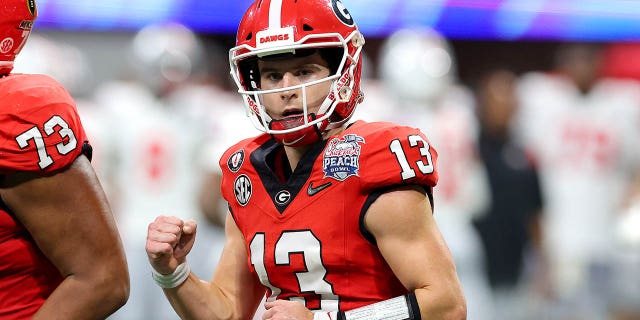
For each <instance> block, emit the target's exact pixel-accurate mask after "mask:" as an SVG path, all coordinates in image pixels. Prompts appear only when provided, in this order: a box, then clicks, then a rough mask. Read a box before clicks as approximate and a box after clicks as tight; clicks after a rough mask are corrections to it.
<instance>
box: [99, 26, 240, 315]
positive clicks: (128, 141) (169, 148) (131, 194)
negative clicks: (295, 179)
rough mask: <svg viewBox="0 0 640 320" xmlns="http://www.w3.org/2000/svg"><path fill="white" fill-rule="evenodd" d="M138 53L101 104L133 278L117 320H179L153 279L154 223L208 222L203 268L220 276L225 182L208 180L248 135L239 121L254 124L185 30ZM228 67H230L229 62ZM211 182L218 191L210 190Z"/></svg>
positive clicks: (102, 91)
mask: <svg viewBox="0 0 640 320" xmlns="http://www.w3.org/2000/svg"><path fill="white" fill-rule="evenodd" d="M129 52H130V56H129V58H131V63H132V66H133V68H132V71H134V72H135V74H133V75H132V77H131V79H128V80H116V81H113V82H109V83H105V84H103V85H101V86H100V87H99V88H98V89H97V90H96V93H95V103H96V104H97V105H98V106H100V108H102V109H105V110H106V112H107V114H106V115H105V116H104V119H103V120H102V122H103V123H108V127H109V128H110V131H109V132H106V134H108V135H109V138H108V139H106V140H108V141H109V146H108V147H107V148H106V149H108V150H109V152H108V154H107V155H106V157H107V159H105V161H103V164H104V167H105V168H104V169H105V172H106V175H107V176H110V177H113V186H112V188H111V190H113V192H112V193H111V199H112V202H113V207H114V213H115V215H116V218H117V221H118V224H119V226H120V230H121V232H122V237H123V241H124V245H125V250H126V251H127V257H128V261H129V266H130V272H131V278H132V281H131V298H130V300H129V303H128V304H127V305H126V306H125V307H124V308H122V309H121V310H120V311H119V312H118V313H116V314H115V315H114V316H113V317H112V318H113V319H127V320H128V319H157V320H162V319H177V318H178V317H177V315H176V314H175V312H174V311H173V309H172V308H171V306H170V305H169V303H168V302H167V300H166V299H164V296H163V293H162V291H161V290H158V288H157V286H156V285H155V284H154V283H153V280H152V279H151V278H150V277H149V274H150V273H151V270H150V268H149V265H148V263H147V256H146V253H145V251H144V242H145V230H146V227H147V224H148V223H149V221H152V220H153V218H154V217H155V215H157V214H159V213H162V214H171V215H180V216H181V217H182V218H184V219H185V220H188V219H193V220H196V221H198V222H199V225H200V226H201V228H200V230H199V231H200V232H199V234H198V235H199V237H200V238H205V239H201V241H199V243H200V245H199V246H196V247H194V255H193V259H195V261H194V262H195V263H194V268H195V272H196V273H197V274H199V275H202V276H203V277H209V276H211V274H210V273H211V272H212V270H213V267H214V266H215V265H216V263H217V260H218V258H219V255H220V251H221V249H222V245H223V244H224V234H223V231H222V230H221V229H220V227H219V226H217V225H214V224H213V223H208V221H209V219H208V218H207V216H206V215H204V214H203V206H202V205H201V203H202V201H201V199H203V198H204V199H207V200H208V199H209V198H215V197H216V195H217V194H218V193H219V185H216V184H215V183H205V182H207V181H208V180H209V179H211V177H212V176H214V175H215V172H212V170H214V169H215V170H219V167H218V165H217V161H218V158H219V157H220V156H221V154H222V152H223V151H224V150H225V149H226V147H228V146H227V144H230V142H228V143H226V142H225V141H236V140H237V139H238V135H239V134H242V133H243V132H247V131H242V130H238V131H234V130H231V129H230V128H229V126H230V125H231V124H230V123H232V122H236V123H242V124H244V123H246V120H245V119H239V120H234V119H231V117H232V116H233V115H237V116H239V117H242V114H243V110H244V109H243V105H242V101H240V100H238V99H237V97H236V96H235V95H232V98H230V97H229V95H230V93H227V92H225V91H223V90H222V89H219V88H218V87H219V85H217V84H215V83H210V82H208V79H209V74H208V72H210V70H209V68H207V66H208V64H207V61H206V58H207V56H208V52H206V51H205V48H204V44H203V43H202V42H201V41H200V39H199V38H198V37H197V35H196V34H194V33H193V32H192V31H191V30H189V29H188V28H186V27H185V26H183V25H180V24H175V23H167V24H157V25H150V26H148V27H146V28H143V29H142V30H140V31H139V32H138V33H137V34H136V36H135V37H134V39H133V42H132V45H131V48H130V51H129ZM223 59H226V57H223ZM223 66H224V69H222V70H225V71H226V68H227V66H226V60H223ZM234 108H235V109H237V112H232V110H233V109H234ZM219 110H226V113H227V114H229V115H227V114H224V113H223V112H221V111H219ZM247 134H249V133H247ZM227 135H231V136H232V137H228V138H225V136H227ZM205 185H206V186H208V187H209V188H211V189H203V186H205ZM209 202H212V201H209ZM214 209H215V207H214ZM224 212H226V208H224ZM212 215H213V216H215V214H212Z"/></svg>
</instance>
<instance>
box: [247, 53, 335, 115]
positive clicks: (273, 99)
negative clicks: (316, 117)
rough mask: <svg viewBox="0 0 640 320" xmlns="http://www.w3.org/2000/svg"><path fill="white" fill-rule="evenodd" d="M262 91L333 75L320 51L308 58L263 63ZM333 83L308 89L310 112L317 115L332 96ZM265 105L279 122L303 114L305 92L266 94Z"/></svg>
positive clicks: (260, 61)
mask: <svg viewBox="0 0 640 320" xmlns="http://www.w3.org/2000/svg"><path fill="white" fill-rule="evenodd" d="M258 68H259V70H260V87H261V88H260V89H261V90H274V89H282V88H286V87H291V86H297V85H301V84H305V83H310V82H313V81H317V80H321V79H323V78H326V77H328V76H329V75H330V73H331V70H330V69H329V65H328V63H327V62H326V61H325V60H324V59H323V58H322V56H321V55H320V54H319V53H318V52H316V53H314V54H312V55H309V56H306V57H295V58H289V59H282V60H264V61H263V60H259V62H258ZM330 87H331V81H323V82H320V83H318V84H314V85H310V86H307V87H305V89H304V92H305V93H306V104H307V112H308V113H317V111H318V108H319V107H320V105H321V104H322V102H323V101H324V99H325V98H326V97H327V95H328V94H329V90H330ZM262 99H263V103H264V105H265V107H266V110H267V113H268V114H269V116H271V118H273V119H276V120H279V119H282V118H285V117H287V116H295V115H302V112H303V89H302V88H298V89H295V90H287V91H282V92H276V93H269V94H265V95H264V96H263V97H262Z"/></svg>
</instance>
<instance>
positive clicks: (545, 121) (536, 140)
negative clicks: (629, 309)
mask: <svg viewBox="0 0 640 320" xmlns="http://www.w3.org/2000/svg"><path fill="white" fill-rule="evenodd" d="M556 63H557V64H556V66H555V70H554V72H551V73H541V72H536V73H531V74H527V75H525V76H524V77H523V78H522V80H521V83H520V88H519V95H520V99H521V112H520V114H519V119H520V120H519V124H518V126H516V128H517V130H518V133H519V135H520V137H521V138H522V139H523V141H524V143H525V145H526V146H527V147H528V148H529V150H530V151H531V152H532V154H533V155H534V156H535V157H536V161H537V164H538V167H539V172H540V174H541V186H542V192H543V196H544V199H545V206H546V209H545V210H546V215H545V219H544V220H543V232H544V237H543V238H544V241H545V249H546V251H547V254H548V257H549V262H550V267H551V276H552V281H551V283H552V285H553V294H554V297H555V298H556V299H554V306H555V307H556V308H550V310H553V311H552V314H550V316H552V317H553V318H554V319H567V318H570V319H576V317H577V318H579V319H587V318H588V319H608V315H607V314H608V313H609V310H608V309H609V308H610V306H611V305H614V304H617V303H618V302H617V301H615V300H616V299H617V298H615V297H616V296H617V295H611V294H612V293H615V292H616V291H618V289H617V288H615V287H612V285H614V284H615V282H616V281H615V278H616V277H617V276H620V275H621V274H620V273H619V272H617V271H616V272H614V269H613V268H615V266H616V259H617V258H616V256H617V255H618V248H617V246H616V244H615V241H614V239H615V237H614V230H615V228H614V224H615V221H616V219H617V215H618V214H619V213H620V212H621V210H623V207H622V206H623V204H624V203H625V202H626V201H627V200H628V199H626V197H628V194H629V193H628V192H629V187H630V186H631V183H632V181H633V179H635V178H637V177H638V172H639V171H638V169H639V164H640V157H639V152H640V148H638V146H640V87H638V84H637V83H635V82H631V81H623V80H617V79H606V78H601V77H599V75H598V71H599V66H600V48H599V47H598V46H597V45H595V44H569V45H566V46H563V47H561V48H560V49H559V51H558V55H557V61H556ZM625 276H626V277H627V279H626V280H625V281H626V282H627V284H630V285H631V286H635V287H636V288H640V278H638V274H637V270H636V272H635V274H627V275H625ZM611 298H613V299H611ZM624 299H635V305H637V301H640V300H639V299H640V297H637V296H635V297H634V296H627V297H624Z"/></svg>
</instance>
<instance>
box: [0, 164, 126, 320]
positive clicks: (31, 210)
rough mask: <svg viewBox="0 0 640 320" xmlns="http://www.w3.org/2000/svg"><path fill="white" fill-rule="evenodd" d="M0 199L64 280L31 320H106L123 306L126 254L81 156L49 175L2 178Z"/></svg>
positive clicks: (113, 223)
mask: <svg viewBox="0 0 640 320" xmlns="http://www.w3.org/2000/svg"><path fill="white" fill-rule="evenodd" d="M0 195H1V196H2V200H3V201H4V202H5V204H6V205H7V206H8V207H9V208H10V209H11V211H12V212H13V213H14V214H15V216H16V218H17V219H18V220H19V221H20V222H21V223H22V224H23V225H24V226H25V228H27V230H28V231H29V233H30V234H31V235H32V237H33V239H34V240H35V242H36V243H37V245H38V247H39V248H40V249H41V250H42V252H43V253H44V254H45V255H46V256H47V258H48V259H49V260H50V261H51V262H52V263H53V264H54V265H55V266H56V267H57V268H58V270H59V271H60V273H61V274H62V276H63V277H64V280H63V282H62V283H61V284H60V286H58V288H56V289H55V291H54V292H53V293H52V294H51V295H50V296H49V298H48V299H47V301H46V302H45V303H44V304H43V305H42V307H41V308H40V309H39V311H38V312H37V313H36V315H35V316H34V317H33V319H47V320H50V319H104V318H106V317H107V316H108V315H109V314H111V313H113V312H114V311H116V310H117V309H118V308H119V307H121V306H122V305H123V304H124V303H125V302H126V300H127V297H128V294H129V276H128V271H127V265H126V260H125V255H124V250H123V248H122V245H121V242H120V238H119V235H118V231H117V229H116V226H115V222H114V220H113V217H112V215H111V209H110V208H109V205H108V202H107V200H106V198H105V195H104V193H103V191H102V188H101V187H100V184H99V182H98V179H97V177H96V175H95V173H94V171H93V168H92V167H91V164H90V163H89V160H88V159H87V158H86V157H85V156H79V157H78V158H77V159H76V160H75V161H74V162H73V163H72V164H71V165H70V166H69V167H67V168H65V169H63V170H60V171H57V172H55V173H53V174H48V175H40V174H39V173H24V172H20V173H12V174H9V175H6V176H5V179H4V180H3V181H2V186H1V187H0Z"/></svg>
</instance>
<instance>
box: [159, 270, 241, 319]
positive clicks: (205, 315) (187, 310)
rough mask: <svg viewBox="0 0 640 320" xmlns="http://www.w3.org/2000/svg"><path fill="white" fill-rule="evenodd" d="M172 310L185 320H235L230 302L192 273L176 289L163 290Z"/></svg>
mask: <svg viewBox="0 0 640 320" xmlns="http://www.w3.org/2000/svg"><path fill="white" fill-rule="evenodd" d="M163 291H164V294H165V295H166V296H167V299H168V300H169V302H170V303H171V306H173V309H174V310H175V311H176V313H177V314H178V315H179V316H180V318H181V319H185V320H199V319H203V320H204V319H207V320H218V319H220V320H222V319H224V320H226V319H235V318H237V317H234V312H233V309H232V307H231V305H232V304H231V301H230V299H228V298H227V297H226V296H225V295H224V294H223V293H222V291H221V290H217V289H216V288H215V287H214V286H211V284H210V283H208V282H205V281H202V280H200V279H198V277H197V276H195V275H194V274H193V273H191V274H190V275H189V277H188V278H187V280H186V281H185V282H184V283H182V284H181V285H179V286H178V287H175V288H171V289H163Z"/></svg>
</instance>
